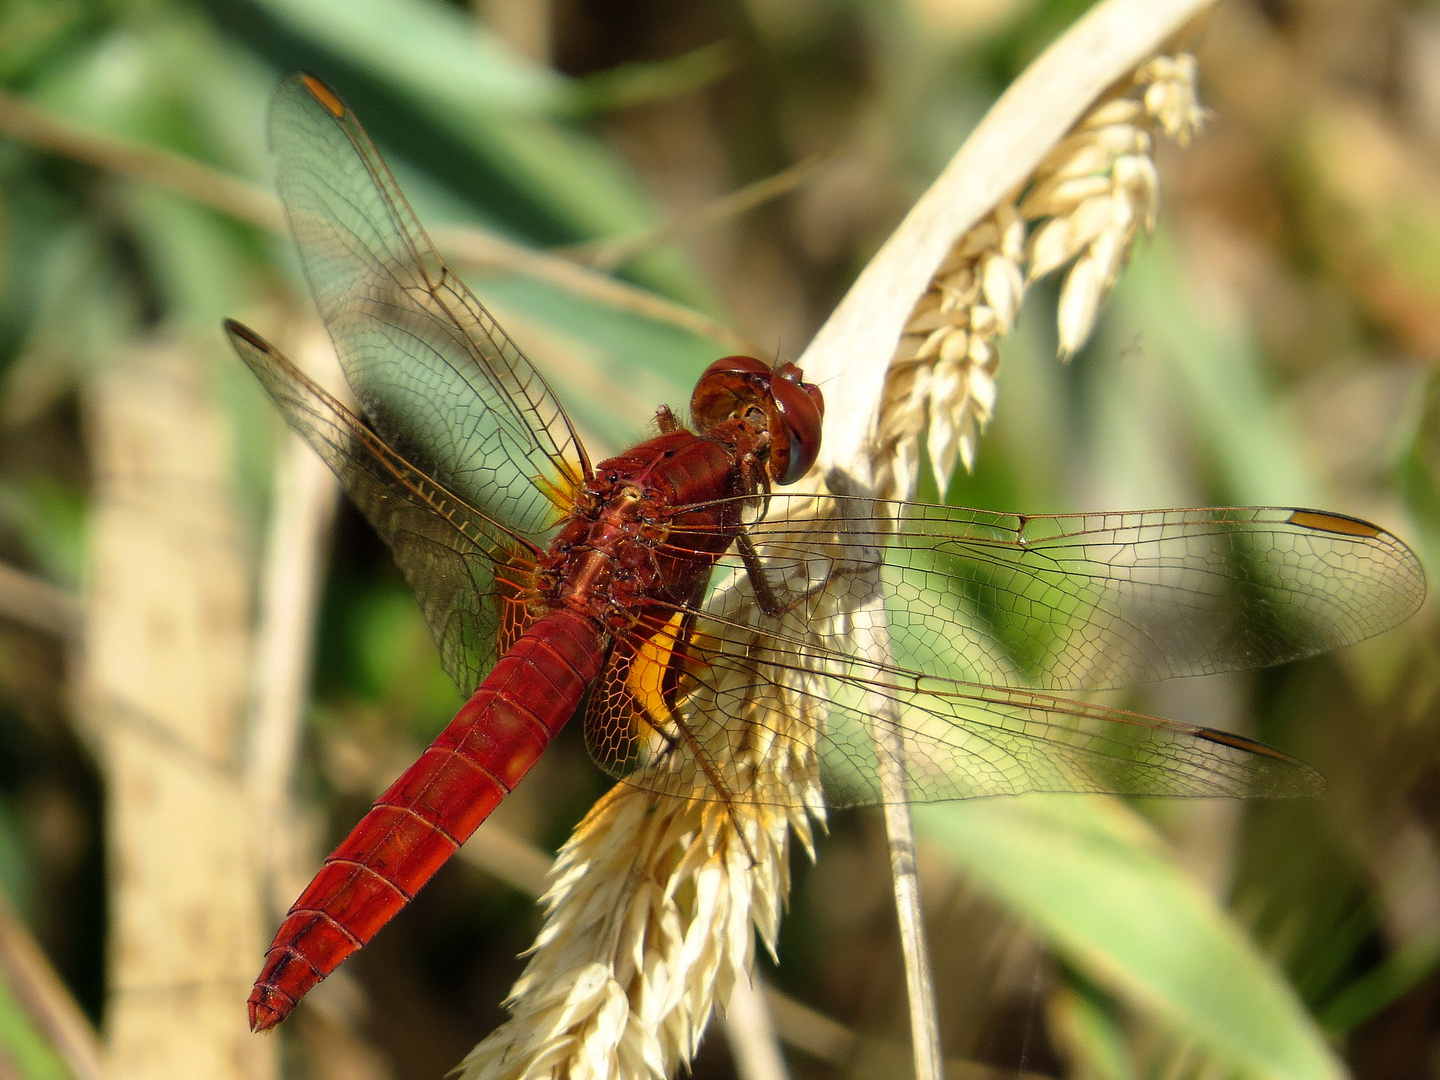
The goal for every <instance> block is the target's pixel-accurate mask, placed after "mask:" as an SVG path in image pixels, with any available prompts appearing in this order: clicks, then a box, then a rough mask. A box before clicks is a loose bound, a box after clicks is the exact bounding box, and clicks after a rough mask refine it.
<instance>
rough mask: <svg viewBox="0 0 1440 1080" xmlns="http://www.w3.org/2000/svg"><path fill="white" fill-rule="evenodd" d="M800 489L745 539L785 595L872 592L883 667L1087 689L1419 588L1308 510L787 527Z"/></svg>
mask: <svg viewBox="0 0 1440 1080" xmlns="http://www.w3.org/2000/svg"><path fill="white" fill-rule="evenodd" d="M800 499H801V497H789V496H775V497H772V499H771V507H770V510H771V513H770V517H771V519H772V520H770V521H767V522H765V523H764V524H762V525H760V526H758V527H757V528H756V529H755V530H754V531H753V533H752V535H753V537H754V540H755V543H756V545H757V549H758V550H759V552H760V554H761V556H762V559H763V561H764V564H765V567H766V573H767V577H768V580H769V583H770V585H771V587H772V588H773V589H774V590H775V591H776V592H777V593H778V594H779V596H780V597H781V599H782V601H783V602H784V603H785V604H787V605H790V606H793V607H797V608H802V609H803V608H805V607H806V605H809V607H810V608H811V609H812V610H820V609H821V608H823V606H824V605H826V604H828V605H833V606H835V607H838V608H854V607H856V606H859V605H861V604H862V603H864V602H866V601H867V599H868V596H869V594H870V593H871V592H877V593H878V594H879V595H881V596H883V600H884V609H885V614H886V618H887V621H888V624H889V634H890V638H891V647H892V649H893V651H894V654H895V656H896V658H897V662H898V663H899V664H900V665H901V666H902V667H903V668H905V669H906V670H912V671H916V672H923V673H925V674H927V675H935V676H940V677H944V678H949V679H954V680H958V681H961V682H973V683H979V684H985V685H998V686H1013V687H1030V688H1043V689H1048V690H1092V689H1102V688H1110V687H1122V686H1135V685H1140V684H1144V683H1150V682H1157V681H1159V680H1162V679H1173V678H1178V677H1182V676H1189V675H1207V674H1214V673H1216V672H1222V671H1243V670H1249V669H1253V668H1260V667H1268V666H1271V665H1274V664H1280V663H1285V662H1286V661H1290V660H1295V659H1298V658H1300V657H1304V656H1312V655H1315V654H1317V653H1321V652H1326V651H1328V650H1330V649H1337V648H1340V647H1342V646H1344V645H1349V644H1352V643H1354V642H1356V641H1361V640H1363V639H1365V638H1368V637H1373V636H1374V635H1376V634H1379V633H1381V632H1383V631H1385V630H1388V629H1390V628H1391V627H1393V626H1396V625H1398V624H1399V623H1401V622H1403V621H1404V620H1405V619H1407V618H1409V616H1410V615H1412V614H1413V613H1414V612H1415V611H1416V610H1417V609H1418V608H1419V606H1420V603H1421V601H1422V600H1423V599H1424V597H1425V575H1424V572H1423V571H1422V570H1421V568H1420V563H1419V560H1418V559H1416V557H1415V555H1414V553H1413V552H1412V551H1410V549H1409V548H1407V547H1406V546H1405V545H1404V544H1403V543H1401V541H1400V540H1398V539H1397V538H1396V537H1394V536H1392V535H1391V534H1390V533H1388V532H1386V531H1385V530H1383V529H1381V528H1379V527H1378V526H1375V525H1371V524H1370V523H1368V522H1364V521H1360V520H1358V519H1355V518H1350V517H1345V516H1342V515H1339V514H1331V513H1326V512H1323V511H1317V510H1302V509H1294V508H1289V507H1238V508H1235V507H1228V508H1227V507H1221V508H1201V509H1187V510H1143V511H1129V512H1120V513H1105V514H1071V515H1060V516H1022V515H1016V514H998V513H992V512H989V511H983V510H969V509H964V508H960V507H951V506H939V505H931V504H920V503H909V504H904V505H903V506H902V505H899V504H883V503H882V504H876V503H867V502H862V501H859V500H835V501H834V502H833V508H834V512H833V513H832V514H831V515H829V517H828V519H827V520H826V521H825V522H823V523H817V522H815V521H810V520H796V521H793V522H792V521H786V520H784V519H783V512H784V511H785V510H786V509H787V506H788V505H789V504H790V503H791V501H792V500H793V501H797V502H798V501H799V500H800ZM892 514H894V515H895V516H892ZM897 516H898V523H897V520H896V518H897ZM777 518H779V519H778V520H776V519H777ZM680 542H683V540H681V541H680ZM725 565H728V566H730V567H731V568H732V569H738V568H739V567H740V561H739V559H738V558H737V557H736V556H735V555H734V554H731V555H728V556H726V558H725V560H723V561H722V566H725ZM832 644H833V646H834V647H835V648H836V649H837V650H838V651H842V652H843V649H842V648H841V646H842V645H843V642H841V641H838V640H837V641H835V642H833V643H832Z"/></svg>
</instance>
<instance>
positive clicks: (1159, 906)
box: [915, 795, 1343, 1080]
mask: <svg viewBox="0 0 1440 1080" xmlns="http://www.w3.org/2000/svg"><path fill="white" fill-rule="evenodd" d="M915 819H916V823H917V825H918V826H919V827H920V828H921V829H923V830H924V832H925V834H926V835H927V836H928V837H929V838H930V840H932V841H933V842H935V843H936V844H937V845H938V846H939V848H940V850H942V851H943V852H945V853H947V854H949V855H950V857H951V858H953V859H954V860H955V863H956V865H957V866H958V867H960V868H961V869H963V870H964V872H965V873H966V874H967V875H968V876H970V877H971V878H973V879H974V880H975V881H977V882H978V883H979V884H981V885H982V886H983V887H985V888H986V889H988V890H989V891H991V892H992V893H994V894H995V895H996V896H997V897H999V898H1000V899H1001V900H1002V901H1003V902H1005V903H1006V904H1007V905H1008V906H1009V907H1011V908H1012V909H1013V910H1014V911H1015V912H1017V913H1018V914H1019V915H1020V916H1021V917H1022V918H1025V919H1026V920H1028V921H1029V922H1030V923H1032V924H1033V925H1034V927H1035V928H1036V930H1037V931H1038V932H1040V933H1041V934H1043V935H1044V936H1045V937H1046V938H1047V939H1048V940H1049V942H1050V944H1051V945H1052V946H1053V947H1054V949H1055V950H1056V952H1058V953H1059V954H1060V955H1061V956H1063V957H1065V958H1066V959H1068V960H1069V961H1070V962H1071V963H1073V964H1074V965H1075V966H1076V967H1077V968H1079V969H1081V970H1082V971H1084V972H1085V973H1086V974H1087V976H1088V977H1090V978H1093V979H1094V980H1095V981H1096V982H1097V983H1099V984H1101V985H1103V986H1105V987H1107V988H1109V989H1111V990H1113V991H1115V992H1117V993H1119V994H1121V995H1123V996H1124V997H1126V998H1127V999H1129V1000H1131V1001H1132V1002H1134V1003H1136V1004H1137V1005H1139V1006H1141V1007H1142V1008H1144V1009H1146V1010H1148V1011H1149V1012H1151V1013H1152V1014H1153V1015H1154V1016H1155V1017H1156V1018H1157V1019H1159V1020H1160V1021H1162V1022H1163V1023H1164V1024H1165V1025H1166V1026H1167V1027H1168V1028H1169V1029H1170V1030H1171V1031H1172V1032H1173V1033H1174V1034H1175V1035H1177V1036H1179V1037H1181V1038H1184V1039H1187V1040H1192V1041H1193V1042H1194V1043H1195V1044H1196V1045H1197V1046H1198V1047H1200V1048H1202V1049H1203V1050H1205V1051H1206V1052H1208V1053H1209V1054H1210V1055H1212V1056H1213V1057H1214V1058H1215V1059H1216V1060H1217V1061H1220V1062H1223V1063H1224V1064H1226V1065H1228V1066H1229V1067H1231V1068H1233V1069H1235V1070H1236V1071H1238V1072H1240V1073H1241V1074H1243V1075H1246V1076H1254V1077H1265V1078H1272V1080H1322V1078H1334V1077H1340V1076H1341V1075H1343V1069H1342V1067H1341V1065H1340V1064H1339V1062H1338V1061H1336V1059H1335V1057H1334V1055H1333V1054H1332V1053H1331V1051H1330V1049H1329V1047H1328V1046H1327V1045H1326V1043H1325V1040H1324V1037H1323V1036H1322V1035H1321V1033H1320V1031H1319V1029H1318V1028H1317V1027H1316V1025H1315V1023H1314V1021H1313V1020H1312V1019H1311V1018H1310V1017H1309V1016H1308V1015H1307V1014H1306V1013H1305V1011H1304V1009H1303V1007H1302V1006H1301V1005H1300V1003H1299V1001H1298V1000H1297V999H1296V997H1295V995H1294V993H1293V992H1292V991H1291V989H1290V988H1289V986H1288V985H1286V983H1285V982H1284V981H1283V979H1282V978H1281V977H1280V975H1279V974H1277V972H1276V971H1275V969H1274V968H1273V967H1272V966H1271V965H1270V963H1269V962H1268V961H1267V960H1266V959H1265V958H1264V957H1262V956H1261V955H1260V954H1259V953H1258V952H1256V950H1255V947H1254V945H1253V944H1252V943H1251V942H1250V941H1249V939H1248V938H1247V937H1246V936H1245V934H1244V933H1243V931H1241V930H1240V928H1239V927H1238V926H1236V925H1235V923H1234V922H1233V921H1232V920H1231V919H1230V918H1229V917H1228V916H1227V915H1226V914H1225V913H1224V912H1223V911H1222V910H1221V909H1220V908H1219V907H1218V906H1217V905H1216V904H1215V902H1214V901H1213V900H1212V899H1211V898H1210V897H1209V896H1208V895H1207V894H1206V893H1205V892H1204V890H1203V889H1201V888H1200V886H1199V885H1197V884H1196V883H1195V882H1194V881H1192V880H1191V879H1190V878H1189V877H1188V876H1187V875H1186V874H1185V873H1184V871H1183V870H1182V869H1181V868H1180V867H1179V866H1178V865H1176V863H1175V862H1174V860H1173V859H1172V858H1171V857H1170V855H1169V854H1168V853H1167V852H1166V850H1165V849H1164V848H1163V846H1162V845H1161V844H1160V842H1159V840H1158V839H1157V838H1156V836H1155V835H1154V833H1152V832H1151V831H1150V830H1149V829H1148V828H1147V827H1146V826H1145V825H1144V824H1143V823H1142V822H1141V820H1140V819H1139V817H1137V816H1136V815H1135V814H1134V813H1133V812H1132V811H1131V810H1129V809H1128V808H1127V807H1126V806H1125V805H1124V804H1123V803H1121V802H1120V801H1118V800H1115V799H1110V798H1095V797H1088V798H1087V797H1081V796H1073V795H1065V796H1053V795H1052V796H1025V797H1022V798H1015V799H991V800H976V801H973V802H965V803H953V804H948V805H943V806H925V807H917V808H916V811H915Z"/></svg>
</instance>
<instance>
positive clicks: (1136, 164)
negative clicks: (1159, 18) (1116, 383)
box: [1020, 54, 1205, 360]
mask: <svg viewBox="0 0 1440 1080" xmlns="http://www.w3.org/2000/svg"><path fill="white" fill-rule="evenodd" d="M1197 73H1198V71H1197V66H1196V62H1195V58H1194V57H1193V56H1190V55H1188V54H1182V55H1179V56H1174V57H1171V56H1159V57H1156V58H1155V59H1153V60H1151V61H1149V62H1148V63H1146V64H1143V65H1142V66H1141V67H1140V68H1139V69H1137V70H1136V71H1135V73H1134V74H1133V75H1132V76H1131V78H1130V85H1129V87H1128V88H1127V89H1126V90H1124V91H1123V92H1121V93H1119V94H1118V95H1117V96H1115V97H1112V98H1110V99H1109V100H1107V101H1104V102H1102V103H1101V104H1100V105H1097V106H1096V107H1095V108H1094V109H1092V110H1091V111H1090V113H1089V114H1088V115H1086V116H1085V117H1084V118H1083V119H1082V120H1081V121H1080V122H1079V123H1078V124H1077V125H1076V126H1075V129H1074V130H1073V131H1072V133H1071V134H1070V135H1069V136H1068V137H1067V138H1065V139H1064V140H1062V141H1061V142H1060V144H1059V145H1058V146H1056V147H1055V149H1054V150H1053V151H1051V152H1050V154H1049V155H1048V156H1047V157H1046V158H1045V160H1044V161H1042V162H1041V163H1040V165H1039V167H1038V168H1037V169H1036V171H1035V175H1034V177H1033V180H1032V182H1031V184H1030V187H1029V190H1028V191H1027V192H1026V194H1025V197H1024V199H1023V200H1022V201H1021V203H1020V213H1021V214H1022V215H1023V216H1024V218H1025V219H1026V220H1027V221H1031V222H1039V223H1040V224H1039V225H1038V226H1037V227H1036V228H1035V230H1034V232H1033V233H1032V235H1031V237H1030V241H1029V244H1028V250H1027V253H1026V254H1027V264H1028V265H1027V267H1026V281H1027V283H1028V282H1033V281H1035V280H1036V279H1038V278H1041V277H1044V276H1045V275H1046V274H1049V273H1052V272H1054V271H1056V270H1059V269H1060V268H1062V267H1064V266H1065V265H1067V264H1069V265H1070V269H1069V271H1068V272H1067V273H1066V275H1065V281H1064V284H1063V285H1062V286H1061V289H1060V308H1059V312H1058V319H1057V322H1058V327H1059V335H1060V357H1061V359H1064V360H1068V359H1069V358H1070V357H1071V356H1073V355H1074V354H1075V353H1076V352H1077V351H1078V350H1079V349H1080V347H1081V346H1083V345H1084V344H1085V342H1086V340H1087V339H1088V338H1089V337H1090V333H1091V331H1092V330H1093V329H1094V327H1095V316H1096V314H1097V313H1098V311H1099V310H1100V305H1101V303H1103V302H1104V299H1105V296H1106V294H1107V293H1109V291H1110V288H1111V286H1113V285H1114V284H1115V278H1116V277H1117V276H1118V275H1119V273H1120V271H1121V270H1122V269H1123V268H1124V266H1125V262H1126V260H1128V259H1129V257H1130V252H1131V250H1132V249H1133V248H1134V244H1135V238H1136V236H1137V235H1138V234H1139V233H1140V231H1141V230H1144V231H1145V232H1146V233H1149V232H1151V231H1153V230H1154V228H1155V221H1156V215H1157V214H1158V212H1159V206H1160V182H1159V176H1158V174H1157V173H1156V171H1155V160H1154V157H1153V148H1154V138H1155V136H1156V135H1160V134H1163V135H1167V136H1169V137H1170V138H1172V139H1174V140H1175V141H1176V142H1178V143H1179V144H1180V145H1181V146H1186V145H1188V144H1189V142H1190V140H1191V139H1192V138H1194V137H1195V134H1196V133H1197V132H1198V131H1199V130H1200V127H1201V126H1202V124H1203V123H1204V120H1205V111H1204V110H1203V109H1202V108H1201V107H1200V104H1199V100H1198V98H1197V96H1196V89H1195V79H1196V75H1197Z"/></svg>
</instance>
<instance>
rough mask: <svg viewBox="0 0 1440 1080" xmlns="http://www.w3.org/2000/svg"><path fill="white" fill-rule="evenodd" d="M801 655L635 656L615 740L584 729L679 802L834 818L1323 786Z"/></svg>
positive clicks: (1052, 709)
mask: <svg viewBox="0 0 1440 1080" xmlns="http://www.w3.org/2000/svg"><path fill="white" fill-rule="evenodd" d="M858 630H859V627H854V626H852V633H854V632H856V631H858ZM879 633H880V634H882V635H883V630H882V631H879ZM795 634H796V635H797V636H798V635H803V634H805V631H804V630H801V629H799V628H796V630H795ZM861 636H862V637H863V636H864V635H863V634H861ZM796 640H797V637H789V638H785V639H782V638H781V637H780V636H778V635H773V634H771V633H770V632H768V631H766V630H762V629H759V628H751V629H749V630H744V629H741V628H740V627H738V626H737V625H735V624H733V623H729V622H728V621H726V620H723V619H722V620H720V621H718V622H711V623H708V624H702V625H700V626H699V627H698V628H697V629H696V631H695V633H694V635H693V637H692V638H691V639H690V640H689V641H688V642H686V643H685V644H683V645H678V646H677V645H674V644H673V643H667V644H666V646H665V647H663V648H661V649H658V650H656V649H654V648H653V647H651V648H649V649H647V648H646V647H644V646H641V647H639V648H632V649H630V650H629V652H628V654H627V661H630V662H629V663H628V666H627V665H617V666H615V667H614V668H613V669H612V670H613V677H612V678H611V679H610V680H609V681H608V683H607V684H606V685H607V686H608V688H609V691H610V692H608V693H606V694H604V695H601V696H599V697H598V698H597V699H596V702H597V703H599V704H600V706H601V708H602V709H604V710H605V712H604V714H603V723H600V724H595V723H594V722H593V721H594V719H595V718H594V717H593V715H592V716H588V717H587V724H586V730H587V735H588V736H589V739H590V745H591V750H592V753H594V754H595V756H596V758H597V760H599V761H600V762H601V764H602V765H604V766H605V767H606V768H608V769H609V770H610V771H611V772H613V773H615V774H617V775H620V776H622V777H623V778H624V779H625V780H626V781H627V782H629V783H631V784H634V785H637V786H640V787H645V788H648V789H650V790H655V791H658V792H662V793H664V794H667V795H674V796H680V797H697V796H698V797H701V798H720V799H726V800H730V799H741V800H747V801H754V802H759V803H762V804H773V805H782V806H790V807H796V806H799V805H806V804H810V805H813V804H814V803H815V802H816V801H817V795H818V793H820V792H822V791H823V797H824V802H825V804H826V805H828V806H831V807H842V806H856V805H872V804H876V803H881V802H886V801H892V800H895V799H904V800H908V801H912V802H937V801H945V800H952V799H970V798H981V797H986V796H991V795H1018V794H1023V793H1025V792H1037V791H1040V792H1112V793H1117V794H1123V795H1159V796H1182V795H1183V796H1271V797H1285V796H1299V795H1312V794H1316V793H1318V792H1319V791H1321V790H1323V787H1324V784H1323V782H1322V781H1321V779H1320V777H1319V775H1318V774H1317V773H1316V772H1315V771H1314V770H1313V769H1311V768H1310V767H1309V766H1308V765H1305V764H1304V763H1303V762H1301V761H1298V760H1297V759H1295V758H1292V757H1290V756H1289V755H1287V754H1284V753H1282V752H1281V751H1279V750H1276V749H1274V748H1272V747H1269V746H1266V745H1264V744H1262V743H1258V742H1255V741H1253V740H1250V739H1245V738H1242V737H1240V736H1235V735H1231V734H1228V733H1226V732H1222V731H1215V730H1212V729H1208V728H1202V727H1196V726H1193V725H1188V724H1179V723H1175V722H1173V721H1169V720H1163V719H1160V718H1158V717H1154V716H1146V715H1143V714H1140V713H1134V712H1127V711H1124V710H1120V709H1111V708H1106V707H1104V706H1101V705H1094V704H1090V703H1087V702H1082V701H1074V700H1070V699H1066V698H1059V697H1054V696H1051V695H1047V694H1040V693H1036V692H1034V691H1028V690H1017V689H1010V688H1007V687H986V686H976V685H973V684H967V683H957V682H951V681H948V680H942V679H937V678H934V677H924V678H919V677H915V676H913V675H907V674H905V673H902V672H899V671H896V670H893V669H887V668H886V666H885V665H883V664H880V663H874V662H869V661H866V660H863V659H860V658H858V657H850V658H843V659H842V658H838V657H837V656H836V655H835V654H834V653H833V652H832V651H831V650H830V649H829V648H828V646H827V644H826V643H825V642H824V641H823V639H822V638H821V637H820V636H818V635H812V636H811V639H810V646H811V647H808V648H807V647H806V646H805V645H803V644H792V642H795V641H796ZM872 642H873V638H872ZM618 649H619V647H618V646H617V651H618ZM647 652H649V653H650V655H648V656H647V655H646V654H647ZM677 652H678V653H679V655H680V656H682V657H684V658H685V659H684V660H680V661H677V660H676V658H675V656H676V653H677ZM647 665H648V666H649V670H648V672H647V670H646V668H647ZM682 668H683V671H684V674H683V676H682V675H678V672H679V671H680V670H681V669H682ZM667 687H673V690H669V691H667ZM659 701H664V702H665V704H664V705H663V706H661V707H656V702H659ZM594 707H595V703H592V710H593V709H594ZM886 759H889V760H890V761H894V762H898V763H900V764H902V765H903V770H890V775H892V776H896V775H903V777H904V779H903V781H901V782H899V783H896V782H895V781H891V782H890V783H889V784H888V786H887V782H886V781H885V780H884V779H882V777H883V776H884V775H885V774H886V770H885V769H884V768H883V767H882V762H883V761H885V760H886Z"/></svg>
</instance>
